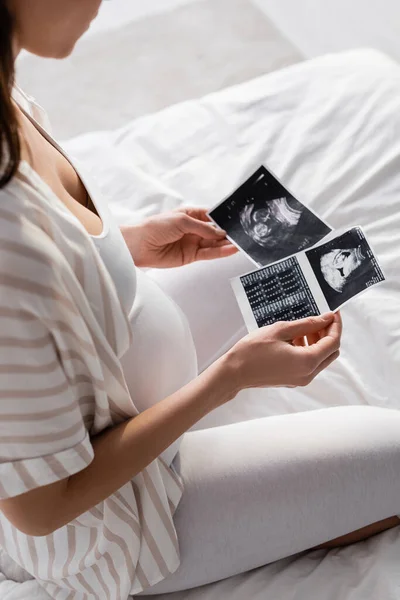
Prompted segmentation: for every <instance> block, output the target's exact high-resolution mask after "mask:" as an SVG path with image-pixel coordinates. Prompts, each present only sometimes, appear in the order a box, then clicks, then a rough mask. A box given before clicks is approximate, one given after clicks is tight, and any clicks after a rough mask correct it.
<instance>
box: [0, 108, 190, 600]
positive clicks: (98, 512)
mask: <svg viewBox="0 0 400 600" xmlns="http://www.w3.org/2000/svg"><path fill="white" fill-rule="evenodd" d="M19 100H20V98H19ZM25 100H26V103H27V102H28V103H29V98H25ZM30 104H31V108H32V106H33V105H32V103H30ZM33 107H34V106H33ZM34 108H35V107H34ZM25 109H26V104H25ZM36 109H37V107H36ZM37 110H38V109H37ZM35 118H37V114H36V115H35ZM0 249H1V251H0V499H5V498H11V497H13V496H17V495H19V494H22V493H24V492H27V491H29V490H33V489H35V488H37V487H39V486H43V485H48V484H51V483H54V482H56V481H58V480H60V479H64V478H66V477H68V476H70V475H73V474H74V473H77V472H79V471H81V470H82V469H84V468H85V467H87V466H88V465H89V464H90V462H91V461H92V460H93V455H94V454H93V448H92V445H91V437H92V436H93V435H96V434H98V433H99V432H101V431H102V430H104V429H106V428H108V427H110V426H114V425H117V424H118V423H121V422H122V421H124V420H127V419H129V418H131V417H133V416H135V415H137V414H138V411H137V409H136V407H135V405H134V403H133V401H132V398H131V397H130V394H129V391H128V388H127V385H126V382H125V378H124V374H123V371H122V367H121V363H120V360H119V359H120V357H121V356H122V355H123V354H124V353H125V352H126V350H127V349H128V347H129V345H130V344H132V343H135V340H134V339H132V332H131V328H130V325H129V320H128V315H126V314H125V312H124V310H123V307H122V305H121V303H120V300H119V298H118V295H117V292H116V289H115V286H114V283H113V280H112V279H111V277H110V275H109V273H108V271H107V269H106V267H105V266H104V263H103V262H102V260H101V258H100V256H99V254H98V252H97V250H96V247H95V245H94V242H93V240H92V239H91V237H90V236H89V235H88V234H87V232H86V230H85V228H84V227H83V225H82V224H81V223H80V222H79V220H78V219H77V218H76V217H75V216H74V215H73V214H72V213H71V212H70V211H69V210H68V209H67V208H66V206H65V205H64V204H63V202H61V201H60V200H59V199H58V198H57V197H56V196H55V195H54V194H53V193H52V191H51V190H50V188H49V187H48V186H47V185H46V184H45V183H44V181H43V180H42V179H41V178H40V177H39V176H38V175H37V174H35V172H34V171H33V170H32V169H31V167H30V166H29V165H28V164H27V163H25V162H22V163H21V164H20V167H19V172H18V177H15V178H14V179H13V181H12V182H11V183H10V184H8V185H7V186H6V187H5V188H4V189H2V190H0ZM116 468H118V465H116ZM182 492H183V484H182V480H181V479H180V477H179V476H178V474H177V473H176V472H175V471H174V470H173V467H168V466H167V465H166V463H165V462H164V461H163V460H162V458H157V459H156V460H154V461H153V462H152V463H151V464H150V465H148V467H146V468H145V469H144V470H143V471H142V472H141V473H139V474H138V475H137V476H135V477H134V478H133V479H132V480H131V481H130V482H129V483H127V484H126V485H124V486H123V487H122V488H120V489H119V490H118V491H117V492H115V493H114V494H113V495H112V496H110V497H109V498H107V500H105V501H104V502H101V503H100V504H98V505H97V506H95V507H93V508H92V509H91V510H89V511H87V512H86V513H84V514H83V515H81V516H80V517H79V518H77V519H75V520H74V521H72V522H71V523H69V524H68V525H66V526H64V527H62V528H60V529H58V530H57V531H56V532H54V533H53V534H51V535H49V536H46V537H32V536H28V535H25V534H23V533H21V532H20V531H18V530H17V529H16V528H15V527H14V526H13V525H11V523H10V522H9V521H8V520H7V519H6V518H5V516H4V515H2V514H1V513H0V544H1V546H2V547H3V548H4V550H5V551H6V552H7V553H8V554H9V555H10V556H11V558H12V559H14V560H15V561H16V563H18V564H19V565H20V566H21V567H23V568H24V569H25V570H27V571H28V572H29V573H31V574H32V575H33V576H34V577H35V578H36V579H37V580H38V582H39V583H40V584H41V585H42V586H43V588H44V589H45V590H46V591H47V593H48V594H49V595H50V597H52V598H56V599H57V600H87V599H89V598H101V599H103V598H104V599H107V600H126V598H127V597H128V595H129V594H135V593H139V592H140V591H142V590H143V589H145V588H147V587H149V586H151V585H154V584H155V583H157V582H159V581H161V580H162V579H164V578H165V577H166V576H168V574H170V573H173V572H174V571H175V570H176V569H177V567H178V566H179V562H180V558H179V546H178V539H177V535H176V531H175V527H174V523H173V514H174V511H175V509H176V507H177V505H178V503H179V500H180V498H181V496H182Z"/></svg>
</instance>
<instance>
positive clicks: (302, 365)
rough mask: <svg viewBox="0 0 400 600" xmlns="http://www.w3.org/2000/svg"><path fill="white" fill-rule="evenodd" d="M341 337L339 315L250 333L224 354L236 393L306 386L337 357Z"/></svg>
mask: <svg viewBox="0 0 400 600" xmlns="http://www.w3.org/2000/svg"><path fill="white" fill-rule="evenodd" d="M341 334H342V320H341V317H340V314H339V313H336V314H334V313H327V314H325V315H321V316H318V317H308V318H306V319H300V320H298V321H282V322H279V323H274V324H273V325H268V326H265V327H262V328H260V329H258V330H257V331H254V332H252V333H250V334H249V335H247V336H245V337H244V338H242V339H241V340H240V341H239V342H237V343H236V344H235V345H234V346H233V348H231V350H229V352H228V353H227V354H228V356H229V359H230V361H229V362H230V364H231V366H232V367H233V369H232V373H233V376H234V378H235V384H236V386H237V389H239V390H240V389H244V388H251V387H298V386H305V385H308V384H309V383H311V381H312V380H313V379H314V377H316V375H318V373H320V372H321V371H322V370H323V369H325V368H326V367H327V366H328V365H330V364H331V363H332V362H333V361H334V360H335V359H336V358H337V357H338V356H339V347H340V338H341ZM305 338H306V339H307V341H308V345H306V344H305V343H304V339H305ZM228 356H227V357H228Z"/></svg>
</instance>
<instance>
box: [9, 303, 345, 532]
mask: <svg viewBox="0 0 400 600" xmlns="http://www.w3.org/2000/svg"><path fill="white" fill-rule="evenodd" d="M341 331H342V324H341V320H340V316H339V314H336V315H333V314H328V315H323V316H321V317H311V318H308V319H302V320H300V321H295V322H288V323H286V322H285V323H276V324H274V325H270V326H269V327H263V328H262V329H259V330H257V331H255V332H253V333H251V334H249V335H248V336H246V337H245V338H243V339H242V340H240V341H239V342H238V343H237V344H236V345H235V346H234V347H233V348H232V349H231V350H230V351H229V352H227V354H225V355H224V356H222V357H221V358H220V359H218V360H217V361H216V362H215V363H214V364H213V365H211V366H210V367H209V368H208V369H206V370H205V371H203V373H201V375H199V376H198V377H197V378H196V379H194V380H193V381H191V382H190V383H189V384H187V385H186V386H185V387H183V388H182V389H180V390H179V391H177V392H175V393H174V394H172V395H171V396H169V397H168V398H165V399H164V400H162V401H161V402H159V403H158V404H156V405H154V406H152V407H151V408H148V409H147V410H145V411H143V412H142V413H140V414H139V415H137V416H136V417H134V418H132V419H130V420H129V421H127V422H125V423H122V424H120V425H118V426H116V427H114V428H112V429H109V430H107V431H105V432H102V433H101V434H99V435H98V436H96V437H95V438H93V439H92V446H93V449H94V459H93V461H92V462H91V463H90V464H89V466H88V467H86V468H85V469H83V470H82V471H80V472H78V473H76V474H74V475H71V476H70V477H69V478H67V479H63V480H61V481H59V482H57V483H53V484H51V485H47V486H43V487H40V488H37V489H35V490H32V491H29V492H27V493H25V494H21V495H20V496H16V497H13V498H10V499H6V500H2V501H1V502H0V509H1V510H2V511H3V512H4V514H5V515H6V517H7V518H8V519H9V521H11V523H13V524H14V525H15V527H17V528H18V529H20V530H21V531H23V532H24V533H26V534H28V535H33V536H43V535H48V534H50V533H52V532H53V531H55V530H56V529H58V528H60V527H62V526H63V525H65V524H67V523H69V522H70V521H72V520H73V519H74V518H76V517H78V516H79V515H81V514H83V513H84V512H86V511H87V510H89V509H90V508H92V507H93V506H96V505H97V504H99V503H100V502H102V501H103V500H105V499H106V498H108V497H109V496H111V495H112V494H113V493H114V492H116V491H117V490H118V489H119V488H120V487H122V486H123V485H125V484H126V483H127V482H128V481H129V480H130V479H132V477H134V476H135V475H136V474H137V473H139V472H140V471H142V470H143V469H144V468H145V467H146V466H147V465H148V464H150V463H151V462H152V461H153V460H154V459H155V458H157V457H158V456H159V455H160V454H161V452H163V451H164V450H165V449H166V448H168V446H170V445H171V444H172V443H173V442H174V441H175V440H177V439H178V438H179V437H180V436H181V435H182V434H183V433H185V432H186V431H187V430H188V429H190V428H191V427H192V426H193V425H194V424H195V423H197V422H198V421H199V420H200V419H201V418H202V417H204V416H205V415H207V414H208V413H209V412H211V411H212V410H214V409H215V408H217V407H219V406H222V405H223V404H225V403H226V402H228V401H229V400H231V399H232V398H233V397H234V396H235V395H236V393H237V392H238V391H239V390H241V389H243V388H248V387H275V386H287V387H296V386H304V385H307V384H309V383H310V382H311V381H312V380H313V378H314V377H315V376H316V375H317V374H318V373H320V372H321V371H322V370H323V369H324V368H326V367H327V366H328V365H329V364H330V363H331V362H333V360H335V358H337V356H338V354H339V351H338V350H339V346H340V337H341ZM318 333H319V335H316V334H318ZM304 336H306V337H308V341H309V344H310V345H308V346H307V345H301V343H300V344H299V340H300V341H301V340H302V339H303V337H304ZM293 340H297V342H296V344H293ZM297 344H299V345H297Z"/></svg>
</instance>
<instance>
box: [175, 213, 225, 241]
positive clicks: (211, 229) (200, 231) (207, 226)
mask: <svg viewBox="0 0 400 600" xmlns="http://www.w3.org/2000/svg"><path fill="white" fill-rule="evenodd" d="M178 219H179V222H178V226H179V227H180V228H181V231H182V233H184V234H187V233H193V234H195V235H198V236H199V237H201V238H204V239H206V240H215V239H223V238H225V237H226V231H223V230H222V229H217V228H216V227H215V226H214V225H212V224H211V223H204V222H203V221H199V220H198V219H194V218H193V217H189V216H188V215H179V217H178Z"/></svg>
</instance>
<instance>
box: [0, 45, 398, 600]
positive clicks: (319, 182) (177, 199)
mask: <svg viewBox="0 0 400 600" xmlns="http://www.w3.org/2000/svg"><path fill="white" fill-rule="evenodd" d="M68 147H69V151H70V152H71V153H72V154H75V156H77V157H78V158H80V159H81V160H84V161H85V162H86V163H87V164H89V165H92V166H93V167H95V169H96V172H97V177H98V180H99V183H100V185H101V186H102V187H103V188H104V190H105V191H106V192H108V193H109V197H110V207H111V209H112V211H113V212H114V214H115V216H116V218H117V220H118V221H119V222H120V223H126V222H128V221H134V220H136V219H138V218H141V217H142V216H144V215H148V214H153V213H155V212H158V211H161V210H165V209H167V208H171V207H175V206H179V205H180V204H188V203H192V204H198V205H205V206H212V205H213V204H214V203H216V202H217V201H218V200H219V199H221V198H222V197H224V196H225V195H226V194H228V193H229V192H230V191H232V190H233V188H234V187H235V186H237V185H238V184H239V183H240V182H241V181H243V180H244V179H245V178H246V177H247V176H248V175H250V173H251V172H252V171H253V170H255V168H256V167H257V166H259V164H261V163H264V164H265V165H267V166H269V167H270V168H271V169H272V170H274V171H275V172H276V174H277V175H278V176H279V177H280V178H281V179H282V180H283V181H284V182H285V183H286V184H287V185H288V186H289V188H291V190H292V191H293V192H294V193H295V195H297V196H298V197H299V199H301V200H302V201H304V202H305V203H308V204H309V205H310V206H311V207H312V208H313V209H314V210H316V211H317V212H318V213H320V214H321V215H322V217H323V218H325V219H327V220H328V221H329V222H330V223H331V224H332V225H333V226H335V227H342V226H350V225H357V224H358V225H362V226H363V227H364V228H365V230H366V232H367V234H368V237H369V239H370V240H371V242H372V245H373V247H374V249H375V251H376V253H377V254H378V256H379V258H380V260H381V262H382V266H383V268H384V271H385V273H386V275H387V277H388V281H387V282H386V283H385V284H383V285H382V286H378V287H377V288H376V289H374V290H371V291H370V292H369V293H368V294H365V295H363V296H361V297H359V298H357V299H356V300H355V301H354V302H352V303H350V304H349V305H347V306H346V307H345V308H344V309H343V311H342V314H343V320H344V335H343V344H342V353H341V357H340V359H339V360H338V361H337V362H336V363H335V364H334V366H332V367H331V368H330V369H329V370H328V371H327V372H324V373H323V374H322V375H321V376H320V377H319V378H318V379H317V380H316V381H315V382H313V384H311V385H310V386H309V387H308V388H305V389H303V388H302V389H299V390H285V389H281V390H248V391H246V392H242V393H241V394H239V396H238V397H237V398H236V399H235V400H234V401H232V402H230V403H229V404H227V405H225V406H224V407H221V408H220V409H218V410H217V411H214V412H213V413H212V414H211V415H208V416H207V417H205V418H204V419H203V420H202V421H201V422H200V423H199V424H198V426H197V428H198V427H205V426H210V427H211V426H215V425H219V424H221V423H229V422H235V421H241V420H245V419H253V418H257V417H260V416H267V415H273V414H280V413H290V412H296V411H299V410H312V409H316V408H322V407H324V406H337V405H343V404H372V405H377V406H382V407H390V408H398V409H399V408H400V394H399V389H400V268H399V264H400V68H399V66H398V65H397V64H396V63H394V62H393V61H391V60H390V59H388V58H387V57H386V56H385V55H383V54H381V53H378V52H376V51H373V50H369V49H360V50H357V51H351V52H346V53H340V54H336V55H327V56H324V57H320V58H318V59H314V60H312V61H308V62H306V63H301V64H298V65H295V66H293V67H289V68H287V69H285V70H283V71H280V72H276V73H272V74H269V75H266V76H263V77H260V78H258V79H255V80H253V81H251V82H248V83H245V84H241V85H239V86H235V87H234V88H230V89H227V90H224V91H222V92H218V93H215V94H211V95H209V96H207V97H205V98H202V99H200V100H196V101H190V102H185V103H183V104H180V105H177V106H174V107H171V108H169V109H166V110H164V111H162V112H160V113H157V114H154V115H149V116H147V117H142V118H140V119H138V120H137V121H135V122H133V123H131V124H129V125H128V126H126V127H124V128H123V129H121V130H119V131H117V132H115V133H105V132H104V133H103V132H98V133H95V134H88V135H86V136H83V137H80V138H77V139H75V140H72V141H70V142H69V143H68ZM225 260H227V261H231V263H229V267H226V266H225V267H224V269H225V270H229V269H232V271H235V270H237V268H238V267H243V272H244V271H245V270H246V268H248V265H249V263H246V259H244V258H243V257H239V256H236V257H232V259H225ZM235 261H239V263H238V262H236V263H235ZM240 261H242V262H240ZM250 268H251V267H250ZM184 269H185V270H186V271H185V272H184V273H185V277H181V276H179V277H178V276H177V277H178V279H176V281H178V282H179V286H178V287H179V289H177V290H176V291H173V290H172V293H173V294H174V296H175V297H176V300H177V301H178V302H179V303H180V304H181V306H183V308H184V309H185V310H186V311H187V312H188V313H191V311H192V313H193V311H196V314H197V316H198V317H199V318H200V320H203V322H207V319H208V317H209V316H210V315H211V314H213V315H214V317H215V316H217V317H218V316H219V320H220V322H221V323H222V324H221V323H220V327H219V331H220V332H222V333H221V334H220V335H219V337H218V336H217V337H212V328H210V329H209V330H208V331H207V330H206V332H205V331H204V327H203V329H202V330H199V331H194V335H195V338H197V340H198V341H199V340H200V337H201V336H203V338H204V335H205V333H206V334H209V335H210V338H211V339H212V342H211V343H212V344H213V348H212V353H213V354H215V355H218V353H220V352H222V350H223V345H224V343H226V342H227V340H228V339H229V342H228V343H232V342H233V341H234V340H235V339H236V338H238V337H240V336H241V335H243V333H244V326H243V322H242V320H241V318H240V315H239V313H238V312H237V313H236V316H235V319H236V320H235V325H234V327H233V326H232V322H230V323H224V312H229V314H234V313H235V310H236V311H237V310H238V309H237V307H235V300H234V298H233V296H232V292H231V291H230V287H229V282H228V280H227V278H226V279H225V280H224V281H218V280H214V283H213V284H211V283H210V279H212V278H210V272H211V271H210V269H217V270H218V267H216V266H213V265H212V264H211V263H210V264H209V266H208V267H207V269H205V268H204V266H203V267H198V266H196V265H191V266H189V267H185V268H184ZM197 269H200V270H197ZM150 273H151V275H152V276H154V278H155V279H156V280H157V281H159V283H160V284H161V285H163V286H164V287H166V288H167V289H168V285H169V284H168V278H169V279H170V280H171V273H170V274H167V273H166V272H164V273H160V272H150ZM216 274H217V271H216ZM172 276H173V277H175V275H174V274H172ZM187 282H190V283H187ZM221 297H223V298H224V299H226V303H227V304H229V310H228V311H224V310H223V309H222V310H221V314H220V315H215V306H220V307H221V305H222V306H223V304H224V303H221ZM207 298H208V299H209V301H208V302H204V300H205V299H207ZM214 300H215V302H214ZM189 316H190V315H189ZM200 341H201V340H200ZM203 341H204V340H203ZM200 360H201V361H203V364H205V363H206V356H205V355H204V356H200ZM399 433H400V432H399ZM382 493H384V490H382ZM266 510H268V507H266ZM399 514H400V481H399ZM266 543H268V541H267V540H266ZM11 574H12V573H11ZM9 575H10V573H9ZM3 579H4V581H3V582H2V583H1V579H0V598H1V599H2V600H28V598H29V599H33V598H35V599H37V600H45V599H46V598H47V596H46V595H44V594H43V592H41V591H40V590H39V589H38V587H37V586H36V584H35V583H34V582H31V581H30V582H25V583H22V584H16V583H13V582H12V581H10V580H8V581H7V580H6V578H5V577H4V576H3ZM152 597H153V598H155V599H159V600H183V599H185V600H214V599H217V598H218V599H219V598H230V599H231V600H244V599H246V600H247V599H249V600H250V599H251V600H261V599H263V600H267V599H268V600H270V599H271V600H275V599H276V598H279V599H280V600H294V599H296V600H306V599H307V600H309V598H313V599H314V598H318V599H319V600H331V599H332V600H337V599H338V598H340V599H345V600H375V599H377V598H382V599H385V600H400V528H396V529H393V530H390V531H387V532H385V533H383V534H380V535H379V536H376V537H374V538H371V539H370V540H367V541H366V542H362V543H359V544H356V545H353V546H350V547H347V548H343V549H335V550H331V551H329V552H327V551H322V550H320V551H314V552H311V553H305V554H304V553H303V554H300V555H296V556H294V557H291V558H289V559H286V560H282V561H278V562H276V563H274V564H272V565H267V566H265V567H262V568H260V569H256V570H254V571H252V572H250V573H246V574H243V575H239V576H236V577H233V578H230V579H228V580H226V581H221V582H218V583H214V584H210V585H208V586H203V587H202V588H198V589H194V590H189V591H187V592H179V593H176V594H168V595H164V596H152Z"/></svg>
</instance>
